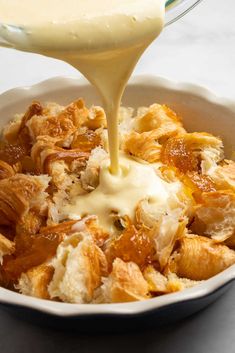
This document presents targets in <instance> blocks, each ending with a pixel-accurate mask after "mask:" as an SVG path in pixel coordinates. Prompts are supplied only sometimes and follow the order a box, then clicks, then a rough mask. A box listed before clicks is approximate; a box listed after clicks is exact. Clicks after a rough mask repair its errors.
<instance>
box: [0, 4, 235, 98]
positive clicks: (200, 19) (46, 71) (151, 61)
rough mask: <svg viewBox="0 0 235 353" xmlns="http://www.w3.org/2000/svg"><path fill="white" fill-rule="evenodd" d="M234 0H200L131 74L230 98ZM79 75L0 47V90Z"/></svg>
mask: <svg viewBox="0 0 235 353" xmlns="http://www.w3.org/2000/svg"><path fill="white" fill-rule="evenodd" d="M234 14H235V1H234V0H224V1H221V0H204V1H203V2H202V3H201V4H199V6H197V7H196V8H195V9H194V10H193V11H192V12H191V13H189V14H188V15H187V16H185V17H184V18H183V19H181V20H180V21H179V22H177V23H175V24H173V25H171V26H169V27H167V28H166V29H165V31H164V32H163V33H162V34H161V36H160V38H159V39H158V40H156V41H155V43H153V45H152V46H151V47H150V48H149V49H148V50H147V52H146V53H145V54H144V56H143V57H142V59H141V61H140V62H139V64H138V66H137V68H136V70H135V74H155V75H160V76H164V77H167V78H170V79H174V80H178V81H190V82H194V83H199V84H201V85H204V86H206V87H208V88H210V89H212V90H213V91H214V92H216V93H217V94H218V95H220V96H227V97H231V98H234V99H235V90H234V89H233V84H234V81H235V65H234V63H235V26H234ZM60 75H63V76H66V75H67V76H68V75H69V76H75V77H76V76H79V73H78V72H76V70H75V69H73V68H72V67H71V66H69V65H67V64H65V63H63V62H60V61H57V60H53V59H49V58H45V57H42V56H39V55H34V54H25V53H20V52H18V51H15V50H11V49H0V92H3V91H5V90H7V89H9V88H12V87H15V86H22V85H29V84H32V83H36V82H38V81H41V80H44V79H46V78H49V77H53V76H60Z"/></svg>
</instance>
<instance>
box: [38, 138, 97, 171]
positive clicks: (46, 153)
mask: <svg viewBox="0 0 235 353" xmlns="http://www.w3.org/2000/svg"><path fill="white" fill-rule="evenodd" d="M31 156H32V159H33V161H34V163H35V165H36V168H37V171H38V172H39V173H40V172H41V173H45V174H49V175H50V174H51V172H52V168H53V164H54V163H55V162H58V161H62V162H64V163H65V164H66V165H67V166H71V164H72V163H73V162H74V161H77V162H78V164H80V165H81V167H82V166H84V164H86V161H87V159H88V158H89V156H90V153H88V152H85V151H84V152H83V151H80V150H79V149H69V150H68V149H64V148H61V147H58V146H56V145H55V140H54V139H50V138H49V139H48V138H45V137H42V138H39V139H38V140H37V142H36V143H35V144H34V146H33V148H32V152H31Z"/></svg>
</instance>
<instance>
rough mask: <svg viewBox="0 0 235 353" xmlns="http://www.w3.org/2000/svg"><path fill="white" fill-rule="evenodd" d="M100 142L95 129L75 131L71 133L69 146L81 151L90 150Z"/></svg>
mask: <svg viewBox="0 0 235 353" xmlns="http://www.w3.org/2000/svg"><path fill="white" fill-rule="evenodd" d="M101 144H102V141H101V137H100V135H98V134H97V133H96V132H95V131H92V130H85V131H77V132H75V134H74V135H73V141H72V143H71V148H72V149H76V150H78V151H81V152H91V151H92V150H93V149H94V148H96V147H98V146H100V145H101Z"/></svg>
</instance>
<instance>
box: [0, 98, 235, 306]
mask: <svg viewBox="0 0 235 353" xmlns="http://www.w3.org/2000/svg"><path fill="white" fill-rule="evenodd" d="M119 135H120V136H119V138H120V139H119V140H120V147H119V150H120V156H121V160H123V161H125V163H127V164H128V165H130V166H131V169H130V171H129V170H127V171H126V172H125V173H126V174H125V173H124V174H125V175H124V176H123V178H125V180H127V181H128V177H129V174H130V172H132V173H134V176H135V175H136V179H138V178H137V174H138V170H139V169H140V170H141V171H142V172H143V171H144V172H143V174H142V175H143V178H142V179H141V182H140V183H138V182H137V181H138V180H137V181H136V182H135V186H134V187H133V186H132V185H131V182H130V183H129V184H128V183H127V184H126V185H128V188H126V189H125V190H124V191H123V190H122V188H121V185H119V184H118V182H116V179H115V178H114V177H113V178H111V179H109V180H110V184H109V185H110V188H108V189H105V193H104V192H103V193H102V190H104V188H103V189H102V188H101V186H102V185H103V184H102V183H104V181H105V180H106V179H105V178H106V177H107V173H106V174H104V173H103V170H105V168H106V165H108V162H109V154H108V143H107V139H108V137H107V123H106V116H105V112H104V110H103V109H102V108H101V107H98V106H92V107H90V108H88V107H86V105H85V103H84V101H83V100H82V99H78V100H77V101H75V102H73V103H71V104H70V105H68V106H67V107H63V106H60V105H58V104H56V103H47V104H45V105H44V106H43V105H42V104H40V103H39V102H36V101H35V102H33V103H32V104H31V106H30V107H29V108H28V109H27V111H26V112H25V113H24V114H19V115H17V116H16V117H15V119H14V120H13V121H12V122H11V123H10V124H9V125H7V126H6V127H5V128H4V129H3V131H2V138H1V142H0V260H1V265H0V281H1V283H0V284H1V286H3V287H5V288H8V289H11V290H14V291H18V292H19V293H22V294H25V295H30V296H34V297H38V298H42V299H49V300H55V301H62V302H68V303H114V302H129V301H135V300H144V299H148V298H152V297H157V296H160V295H163V294H167V293H172V292H175V291H181V290H183V289H185V288H188V287H192V286H195V285H197V284H198V283H200V282H201V281H205V280H207V279H208V278H210V277H212V276H214V275H216V274H217V273H219V272H221V271H223V270H224V269H226V268H227V267H229V266H231V265H232V264H234V263H235V251H234V247H235V163H234V162H233V161H231V160H227V159H225V158H224V152H223V142H222V140H221V139H220V138H219V137H216V136H213V135H211V134H209V133H205V132H193V133H189V132H187V131H186V130H185V129H184V127H183V124H182V121H181V118H180V117H179V116H178V115H177V114H176V113H175V112H173V111H172V110H171V109H170V108H169V107H167V106H165V105H160V104H156V103H155V104H153V105H151V106H150V107H141V108H139V109H137V111H135V110H134V109H132V108H124V107H122V108H120V111H119ZM134 176H133V175H132V179H131V180H133V178H134ZM142 186H143V187H142ZM110 189H111V191H110ZM94 200H95V201H94ZM126 205H128V206H130V205H131V212H129V209H130V207H129V208H128V207H126Z"/></svg>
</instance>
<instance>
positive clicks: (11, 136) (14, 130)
mask: <svg viewBox="0 0 235 353" xmlns="http://www.w3.org/2000/svg"><path fill="white" fill-rule="evenodd" d="M42 111H43V108H42V106H41V104H40V103H39V102H36V101H35V102H32V104H31V105H30V106H29V107H28V109H27V110H26V112H25V114H24V115H23V116H22V118H21V119H20V120H16V121H13V122H12V123H10V124H9V125H8V126H7V127H6V128H5V129H4V133H3V135H4V139H5V140H6V141H8V142H9V143H16V142H17V140H18V139H19V138H21V137H24V136H25V131H23V130H24V129H25V128H26V123H27V122H28V121H29V120H30V119H31V118H32V117H33V116H39V115H41V114H42ZM26 130H27V128H26ZM21 135H23V136H21Z"/></svg>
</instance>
